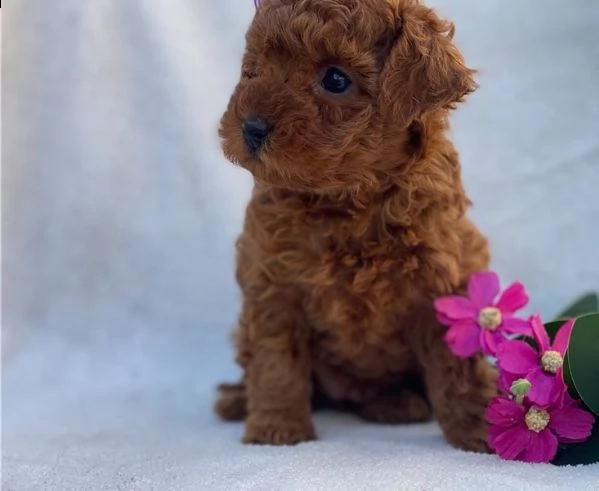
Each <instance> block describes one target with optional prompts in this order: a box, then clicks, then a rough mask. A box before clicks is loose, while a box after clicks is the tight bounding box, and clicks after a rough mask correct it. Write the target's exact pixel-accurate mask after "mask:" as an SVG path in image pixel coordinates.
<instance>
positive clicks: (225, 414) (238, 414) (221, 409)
mask: <svg viewBox="0 0 599 491" xmlns="http://www.w3.org/2000/svg"><path fill="white" fill-rule="evenodd" d="M214 412H215V413H216V414H217V415H218V416H219V417H220V418H221V419H223V420H225V421H243V420H244V419H245V416H246V414H247V398H246V395H245V384H244V383H243V382H238V383H236V384H221V385H219V386H218V397H217V399H216V403H215V404H214Z"/></svg>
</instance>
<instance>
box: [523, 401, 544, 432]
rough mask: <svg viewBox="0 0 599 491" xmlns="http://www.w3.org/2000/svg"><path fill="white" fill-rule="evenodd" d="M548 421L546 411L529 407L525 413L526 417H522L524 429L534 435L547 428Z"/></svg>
mask: <svg viewBox="0 0 599 491" xmlns="http://www.w3.org/2000/svg"><path fill="white" fill-rule="evenodd" d="M549 419H550V418H549V413H548V412H547V411H545V410H544V409H537V408H536V407H531V408H530V409H529V410H528V412H527V413H526V416H524V422H525V423H526V427H527V428H528V429H529V430H530V431H534V432H535V433H539V432H541V431H543V430H544V429H545V428H547V425H548V424H549Z"/></svg>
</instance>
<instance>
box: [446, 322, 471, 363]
mask: <svg viewBox="0 0 599 491" xmlns="http://www.w3.org/2000/svg"><path fill="white" fill-rule="evenodd" d="M479 331H480V329H479V327H478V326H477V325H476V324H475V322H474V321H460V322H456V323H454V324H452V325H451V327H450V328H449V329H448V330H447V332H446V333H445V342H446V343H447V344H448V345H449V349H450V350H451V352H452V353H453V354H454V355H456V356H458V357H460V358H469V357H470V356H473V355H474V354H476V353H477V352H479V351H480V337H479Z"/></svg>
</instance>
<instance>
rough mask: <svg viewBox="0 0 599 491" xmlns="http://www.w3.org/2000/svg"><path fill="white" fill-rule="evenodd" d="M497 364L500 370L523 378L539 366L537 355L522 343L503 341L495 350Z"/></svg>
mask: <svg viewBox="0 0 599 491" xmlns="http://www.w3.org/2000/svg"><path fill="white" fill-rule="evenodd" d="M497 364H498V365H499V367H500V368H501V369H502V370H505V371H508V372H510V373H513V374H514V375H520V376H522V377H524V376H525V375H526V374H528V372H530V371H531V370H534V369H535V368H537V367H538V366H539V355H538V353H537V352H536V351H535V350H534V349H532V348H531V347H530V346H529V345H528V344H526V343H525V342H523V341H509V340H508V341H504V342H503V343H501V346H500V347H499V348H498V350H497Z"/></svg>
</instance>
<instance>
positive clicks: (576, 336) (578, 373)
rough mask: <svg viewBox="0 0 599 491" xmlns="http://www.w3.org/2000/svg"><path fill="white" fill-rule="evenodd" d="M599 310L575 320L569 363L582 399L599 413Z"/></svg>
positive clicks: (568, 354)
mask: <svg viewBox="0 0 599 491" xmlns="http://www.w3.org/2000/svg"><path fill="white" fill-rule="evenodd" d="M598 354H599V312H596V313H593V314H587V315H582V316H580V317H578V318H577V319H576V322H574V327H573V328H572V335H571V336H570V346H569V348H568V353H567V357H568V365H569V367H570V375H571V376H572V381H573V382H574V386H575V387H576V391H577V392H578V394H579V395H580V398H581V399H582V401H583V402H584V403H585V404H586V405H587V406H588V408H589V409H590V410H591V411H593V412H594V413H595V414H597V415H599V383H598V381H599V356H598Z"/></svg>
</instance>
